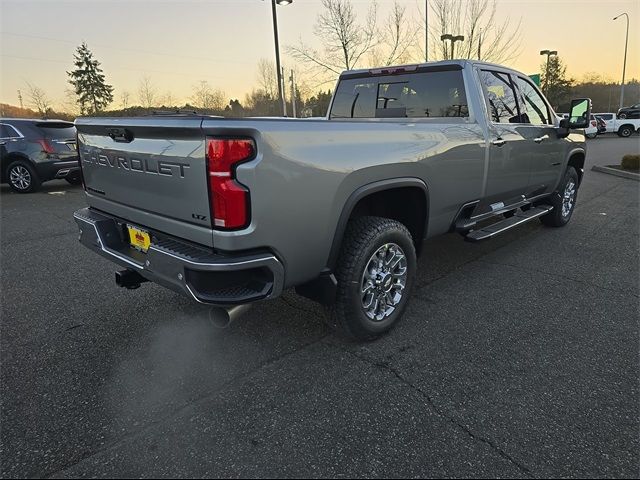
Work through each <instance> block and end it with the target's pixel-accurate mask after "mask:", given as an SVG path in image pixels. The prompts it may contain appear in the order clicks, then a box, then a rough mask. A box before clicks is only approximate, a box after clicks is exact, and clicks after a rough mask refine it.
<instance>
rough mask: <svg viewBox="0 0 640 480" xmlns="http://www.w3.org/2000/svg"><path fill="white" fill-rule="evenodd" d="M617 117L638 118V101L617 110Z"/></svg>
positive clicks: (639, 113) (639, 116)
mask: <svg viewBox="0 0 640 480" xmlns="http://www.w3.org/2000/svg"><path fill="white" fill-rule="evenodd" d="M618 118H640V103H636V104H635V105H631V106H630V107H623V108H621V109H620V110H618Z"/></svg>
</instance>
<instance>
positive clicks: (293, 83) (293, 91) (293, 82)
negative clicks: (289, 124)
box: [289, 69, 298, 118]
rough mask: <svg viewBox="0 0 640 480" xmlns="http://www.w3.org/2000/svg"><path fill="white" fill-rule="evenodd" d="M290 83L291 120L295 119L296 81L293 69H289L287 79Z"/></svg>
mask: <svg viewBox="0 0 640 480" xmlns="http://www.w3.org/2000/svg"><path fill="white" fill-rule="evenodd" d="M289 80H290V81H291V109H292V110H293V118H297V116H298V115H297V112H296V79H295V77H294V73H293V69H291V76H290V77H289Z"/></svg>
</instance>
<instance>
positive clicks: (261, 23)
mask: <svg viewBox="0 0 640 480" xmlns="http://www.w3.org/2000/svg"><path fill="white" fill-rule="evenodd" d="M269 3H270V2H268V1H267V2H265V1H261V0H201V1H196V0H189V1H178V0H173V1H159V0H128V1H119V0H104V1H103V0H76V1H54V0H49V1H42V0H41V1H35V0H0V18H1V20H0V55H1V57H0V67H1V70H0V102H3V103H11V104H14V105H17V104H18V94H17V90H18V89H22V90H23V95H24V90H25V83H26V82H31V83H33V84H35V85H37V86H39V87H40V88H42V89H43V90H44V91H45V92H46V93H47V95H48V96H49V97H50V98H51V99H52V100H53V103H54V106H61V105H62V104H63V102H64V100H65V89H66V88H67V86H68V84H67V83H66V82H67V75H66V73H65V72H66V71H67V70H70V69H71V67H72V55H73V52H74V49H75V47H76V46H77V45H78V44H79V43H80V42H82V41H86V42H87V43H88V45H89V48H90V49H91V50H92V51H93V52H94V54H95V56H96V58H97V59H98V60H100V61H101V62H102V66H103V68H104V71H105V73H106V75H107V81H108V82H110V83H111V84H112V85H113V86H114V87H115V90H116V91H115V101H114V106H115V107H117V106H118V105H119V99H120V94H121V92H122V91H124V90H126V91H128V92H129V93H130V94H131V102H133V103H137V90H138V84H139V82H140V79H141V78H142V77H143V76H147V77H149V78H150V79H151V81H152V83H153V84H154V85H155V87H156V89H157V91H158V94H159V95H161V96H164V95H165V94H166V93H167V92H171V95H172V97H173V98H175V99H178V100H179V103H184V101H186V100H187V99H188V97H189V96H190V95H191V91H192V89H193V85H194V84H196V83H197V82H199V81H200V80H207V81H208V82H209V83H210V84H211V85H212V86H215V87H217V88H221V89H222V90H224V91H225V92H226V94H227V96H228V97H233V98H240V99H241V100H242V99H244V94H245V93H246V92H248V91H249V90H251V88H252V87H254V86H255V79H256V65H257V63H258V61H259V59H261V58H266V59H269V60H271V59H273V56H274V53H273V52H274V49H273V33H272V23H271V10H270V8H271V7H270V5H269ZM352 3H353V4H354V5H355V7H356V9H357V11H358V13H359V14H361V15H362V16H364V14H365V13H366V10H367V7H368V5H369V3H370V2H369V0H353V2H352ZM400 3H402V4H403V5H406V6H407V7H408V11H409V12H410V13H412V14H413V15H415V16H417V15H418V14H419V13H418V6H420V8H421V9H422V8H423V5H424V0H400ZM378 5H379V17H380V18H384V17H386V15H387V13H388V10H389V8H390V6H391V5H392V1H391V0H378ZM639 5H640V1H638V0H498V6H499V11H498V15H499V17H500V19H504V18H506V17H509V18H510V19H511V20H512V21H514V22H515V23H517V22H518V21H519V20H521V21H522V27H521V34H522V52H521V54H520V56H519V57H518V58H517V59H515V60H513V61H512V62H510V66H512V67H514V68H516V69H518V70H521V71H523V72H525V73H528V74H531V73H536V72H538V71H539V65H540V61H541V57H540V55H539V51H540V50H542V49H553V50H558V52H559V55H560V56H561V58H562V59H563V61H564V62H565V63H566V65H567V66H568V74H569V75H571V76H573V77H575V78H578V79H579V78H581V77H582V76H583V75H584V74H585V73H587V72H595V73H598V74H601V75H603V76H605V77H607V78H609V79H611V80H615V81H620V77H621V75H622V60H623V50H624V36H625V19H624V17H622V18H620V19H618V20H616V21H615V22H614V21H612V18H613V17H614V16H615V15H618V14H619V13H622V12H627V13H628V14H629V17H630V28H629V52H628V57H627V79H630V78H633V77H635V78H640V51H639V49H640V47H639V44H640V37H639V33H638V32H640V29H639V28H638V21H640V6H639ZM320 10H321V1H320V0H294V2H293V4H291V5H289V6H286V7H278V15H279V17H278V18H279V27H280V40H281V44H282V51H283V53H284V46H286V45H291V44H295V43H297V42H298V41H299V39H303V40H304V41H305V42H306V43H309V44H312V45H314V44H315V42H316V41H315V38H314V36H313V25H314V24H315V20H316V16H317V14H318V13H319V12H320ZM454 33H455V32H454ZM283 63H284V65H285V67H286V66H289V67H290V66H291V65H292V62H291V59H290V58H288V57H287V56H286V55H284V59H283ZM325 88H326V87H325Z"/></svg>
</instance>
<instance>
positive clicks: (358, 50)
mask: <svg viewBox="0 0 640 480" xmlns="http://www.w3.org/2000/svg"><path fill="white" fill-rule="evenodd" d="M322 6H323V7H324V11H323V12H322V13H321V14H319V15H318V18H317V20H316V24H315V27H314V34H315V35H316V37H317V38H318V40H319V41H320V44H321V45H322V48H321V49H320V50H316V49H313V48H311V47H310V46H308V45H306V44H305V43H304V42H303V41H302V40H301V41H300V43H299V44H298V45H294V46H289V47H287V51H288V52H289V54H290V55H291V56H292V57H294V58H295V59H297V60H300V61H302V62H305V63H307V64H309V65H311V66H314V67H316V68H319V69H320V70H323V71H325V72H332V73H334V74H339V73H340V72H342V71H343V70H352V69H354V68H356V67H357V66H358V64H359V62H361V60H363V58H365V55H366V54H368V53H369V52H370V51H371V49H372V48H373V47H375V45H376V40H377V28H376V18H377V4H376V2H375V0H374V1H373V2H372V3H371V6H370V7H369V11H368V13H367V17H366V19H365V20H364V21H363V22H359V21H358V18H357V15H356V13H355V11H354V10H353V5H352V4H351V1H350V0H322Z"/></svg>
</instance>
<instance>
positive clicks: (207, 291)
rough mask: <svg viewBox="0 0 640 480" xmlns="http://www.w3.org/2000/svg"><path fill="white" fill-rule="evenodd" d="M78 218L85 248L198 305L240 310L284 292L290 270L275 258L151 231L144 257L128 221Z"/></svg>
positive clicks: (86, 214)
mask: <svg viewBox="0 0 640 480" xmlns="http://www.w3.org/2000/svg"><path fill="white" fill-rule="evenodd" d="M73 217H74V219H75V221H76V223H77V224H78V228H79V229H80V236H79V240H80V243H82V244H83V245H84V246H86V247H87V248H89V249H91V250H93V251H94V252H96V253H98V254H99V255H102V256H103V257H105V258H108V259H110V260H111V261H113V262H114V263H116V264H118V265H121V266H123V267H125V268H129V269H131V270H134V271H136V272H138V273H139V274H140V275H142V276H143V277H144V278H146V279H148V280H150V281H152V282H155V283H158V284H160V285H162V286H164V287H167V288H170V289H171V290H173V291H176V292H178V293H182V294H184V295H186V296H188V297H191V298H193V299H194V300H196V301H197V302H200V303H206V304H212V305H238V304H243V303H249V302H253V301H256V300H261V299H265V298H273V297H277V296H278V295H280V293H281V292H282V289H283V283H284V268H283V266H282V263H281V262H280V261H279V260H278V259H277V258H276V257H275V255H273V254H272V253H270V252H267V251H261V252H244V253H234V254H228V253H221V252H214V251H212V250H211V249H208V248H206V247H199V246H197V245H194V244H191V243H188V242H185V241H182V240H180V239H178V238H175V237H171V236H168V235H165V234H162V233H160V232H154V231H150V232H149V233H150V234H151V245H150V246H149V249H148V251H147V252H146V253H143V252H141V251H138V250H136V249H135V248H133V247H131V246H130V244H129V242H128V238H127V234H126V233H125V232H126V228H125V226H126V221H125V220H122V219H119V218H116V217H112V216H110V215H107V214H105V213H103V212H99V211H96V210H94V209H91V208H83V209H81V210H78V211H77V212H75V213H74V214H73ZM141 227H142V228H144V226H141Z"/></svg>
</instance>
